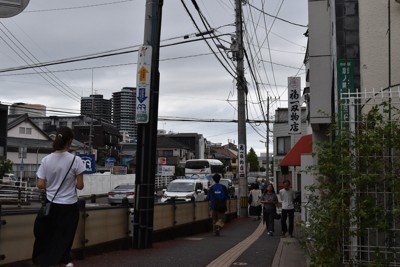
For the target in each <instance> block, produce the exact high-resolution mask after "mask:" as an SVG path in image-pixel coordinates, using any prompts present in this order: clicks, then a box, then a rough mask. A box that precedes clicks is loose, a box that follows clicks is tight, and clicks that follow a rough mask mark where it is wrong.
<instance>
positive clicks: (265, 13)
mask: <svg viewBox="0 0 400 267" xmlns="http://www.w3.org/2000/svg"><path fill="white" fill-rule="evenodd" d="M247 4H248V5H249V6H251V7H252V8H254V9H256V10H258V11H260V12H261V13H263V14H264V15H267V16H269V17H272V18H274V19H277V20H280V21H283V22H286V23H289V24H292V25H294V26H298V27H303V28H308V26H307V25H303V24H299V23H294V22H291V21H289V20H286V19H282V18H279V17H277V16H274V15H271V14H268V13H267V12H265V11H264V10H261V9H259V8H258V7H256V6H253V5H252V4H250V3H247Z"/></svg>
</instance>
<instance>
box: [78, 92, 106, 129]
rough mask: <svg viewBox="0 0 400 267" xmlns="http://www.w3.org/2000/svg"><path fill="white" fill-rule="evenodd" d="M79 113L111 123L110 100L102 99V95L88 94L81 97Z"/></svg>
mask: <svg viewBox="0 0 400 267" xmlns="http://www.w3.org/2000/svg"><path fill="white" fill-rule="evenodd" d="M81 115H86V116H88V117H91V118H94V119H97V120H99V121H102V122H107V123H111V119H112V116H111V100H109V99H104V98H103V95H97V94H96V95H90V96H89V97H82V98H81Z"/></svg>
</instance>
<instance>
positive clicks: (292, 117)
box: [288, 77, 301, 134]
mask: <svg viewBox="0 0 400 267" xmlns="http://www.w3.org/2000/svg"><path fill="white" fill-rule="evenodd" d="M300 85H301V80H300V77H289V78H288V94H289V103H288V104H289V105H288V122H289V134H301V96H300V93H301V92H300Z"/></svg>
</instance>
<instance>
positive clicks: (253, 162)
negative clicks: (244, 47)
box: [247, 147, 260, 172]
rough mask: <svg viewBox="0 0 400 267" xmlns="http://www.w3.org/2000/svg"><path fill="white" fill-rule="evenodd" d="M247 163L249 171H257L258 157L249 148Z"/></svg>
mask: <svg viewBox="0 0 400 267" xmlns="http://www.w3.org/2000/svg"><path fill="white" fill-rule="evenodd" d="M247 163H248V164H250V171H251V172H257V171H259V167H260V166H259V165H258V157H257V154H256V152H255V151H254V149H253V148H252V147H251V148H250V151H249V153H248V154H247Z"/></svg>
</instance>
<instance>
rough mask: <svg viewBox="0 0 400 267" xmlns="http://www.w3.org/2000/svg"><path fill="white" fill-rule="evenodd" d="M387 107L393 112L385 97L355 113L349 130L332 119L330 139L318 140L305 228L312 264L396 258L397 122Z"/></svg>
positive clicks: (399, 201) (399, 206)
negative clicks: (352, 128)
mask: <svg viewBox="0 0 400 267" xmlns="http://www.w3.org/2000/svg"><path fill="white" fill-rule="evenodd" d="M389 108H390V109H391V112H392V113H394V109H393V107H389V106H388V105H386V104H385V103H384V104H382V105H379V106H375V107H374V108H372V109H371V110H370V111H369V112H368V113H366V114H363V115H359V119H358V120H357V123H356V125H355V130H354V131H350V130H349V129H348V128H339V127H337V124H336V123H335V121H334V120H332V124H331V129H330V131H329V133H328V136H329V139H330V142H325V143H319V144H317V147H318V148H317V151H316V152H315V156H317V158H318V163H317V164H316V165H314V166H312V167H310V168H309V169H308V170H307V171H309V172H312V173H313V175H314V177H316V182H315V183H314V184H313V185H311V186H309V187H308V188H307V189H308V190H309V192H310V195H309V198H308V201H309V202H308V204H307V209H308V214H309V220H308V222H307V227H305V230H304V231H305V235H306V237H307V238H308V240H310V243H309V248H310V249H309V252H310V259H311V265H312V266H347V265H349V266H350V265H352V264H355V265H357V266H380V265H382V266H386V265H388V264H390V263H391V262H393V261H394V260H395V258H396V257H397V259H396V261H397V262H398V261H399V257H398V256H397V254H399V253H400V251H399V250H398V247H399V245H400V244H399V243H400V240H399V238H398V237H397V236H396V233H397V232H400V228H399V229H395V227H400V196H399V194H400V176H399V174H400V161H399V156H400V155H399V152H400V124H399V120H398V113H396V114H391V115H390V116H391V118H392V120H390V121H389V120H388V110H389ZM351 246H353V247H351ZM363 246H364V247H366V246H367V247H368V248H369V250H368V251H367V252H365V251H363V252H361V249H360V248H361V247H363Z"/></svg>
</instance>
